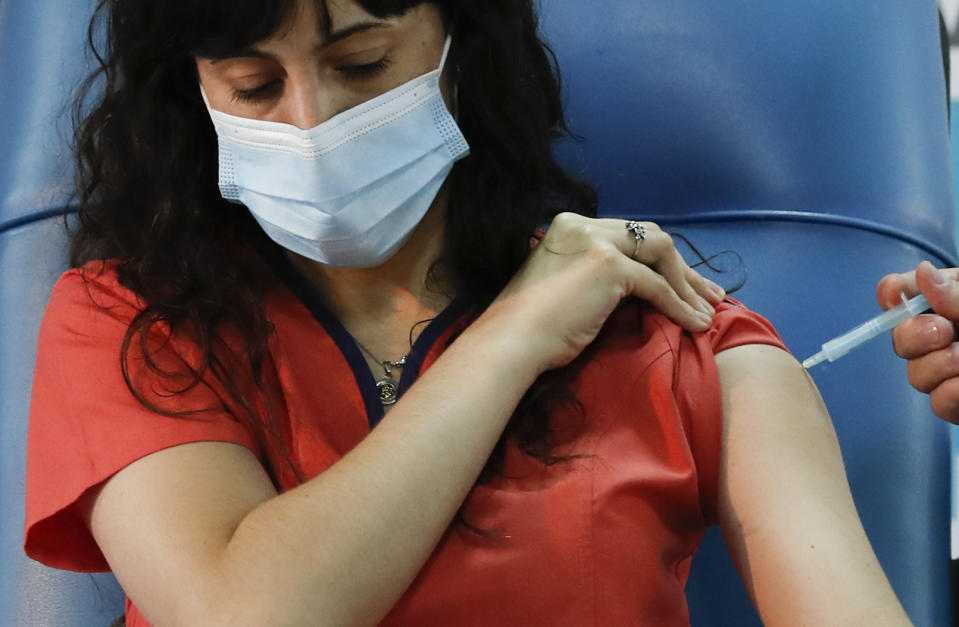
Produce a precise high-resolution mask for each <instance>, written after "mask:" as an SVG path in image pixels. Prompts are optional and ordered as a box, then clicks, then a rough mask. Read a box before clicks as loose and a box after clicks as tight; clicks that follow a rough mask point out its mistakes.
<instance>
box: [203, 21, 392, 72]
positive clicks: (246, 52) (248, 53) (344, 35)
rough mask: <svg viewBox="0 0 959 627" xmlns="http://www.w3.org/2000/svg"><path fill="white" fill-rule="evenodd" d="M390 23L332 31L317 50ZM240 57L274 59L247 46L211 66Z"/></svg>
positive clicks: (214, 60)
mask: <svg viewBox="0 0 959 627" xmlns="http://www.w3.org/2000/svg"><path fill="white" fill-rule="evenodd" d="M389 26H390V23H389V22H357V23H356V24H351V25H349V26H345V27H343V28H340V29H337V30H333V31H330V32H329V33H327V35H326V37H325V38H324V39H323V42H322V43H320V44H319V45H317V47H316V50H317V51H321V50H325V49H326V48H329V47H330V46H332V45H333V44H335V43H338V42H340V41H343V40H344V39H349V38H350V37H352V36H353V35H356V34H358V33H365V32H368V31H371V30H376V29H381V28H389ZM240 57H253V58H256V59H273V58H274V57H273V55H271V54H269V53H266V52H263V51H262V50H257V49H256V48H254V47H253V46H247V47H245V48H240V49H237V50H233V51H230V52H227V53H224V54H218V55H216V56H213V57H211V58H210V63H211V64H216V63H219V62H220V61H226V60H227V59H236V58H240Z"/></svg>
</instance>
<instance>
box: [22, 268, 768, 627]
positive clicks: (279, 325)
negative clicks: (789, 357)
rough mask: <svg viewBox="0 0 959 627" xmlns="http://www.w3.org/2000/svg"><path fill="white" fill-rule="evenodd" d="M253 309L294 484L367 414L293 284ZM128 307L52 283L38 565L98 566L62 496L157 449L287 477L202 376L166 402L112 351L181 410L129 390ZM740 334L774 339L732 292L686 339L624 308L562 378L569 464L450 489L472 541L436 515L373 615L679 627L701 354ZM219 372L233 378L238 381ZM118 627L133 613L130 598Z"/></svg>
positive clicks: (711, 374)
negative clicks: (248, 456)
mask: <svg viewBox="0 0 959 627" xmlns="http://www.w3.org/2000/svg"><path fill="white" fill-rule="evenodd" d="M96 266H101V267H96ZM84 277H85V278H86V281H84ZM267 304H268V314H269V318H270V320H271V321H272V323H273V324H274V325H275V334H274V336H273V337H272V339H271V343H270V357H269V359H268V360H267V363H266V364H264V373H265V374H264V380H265V385H266V387H267V388H268V389H270V390H272V391H273V392H274V393H275V396H276V397H277V399H278V400H276V401H275V402H273V403H272V404H271V406H272V407H273V413H274V416H275V418H276V419H277V423H278V427H277V432H278V433H279V434H280V437H282V438H283V439H284V440H285V441H286V442H287V445H288V450H289V453H290V456H291V457H292V461H293V462H294V463H295V464H296V465H297V466H298V467H299V470H300V472H301V473H302V476H303V477H305V478H306V479H309V478H310V477H313V476H315V475H316V474H318V473H320V472H322V471H323V470H324V469H325V468H327V467H329V466H330V465H331V464H333V463H335V462H336V461H337V460H338V459H339V458H340V457H342V456H343V455H345V454H346V453H347V452H348V451H349V450H350V449H351V448H352V447H353V446H355V445H356V444H357V443H358V442H359V441H360V440H362V439H363V437H364V436H365V435H366V434H367V433H369V431H370V429H371V424H372V425H375V423H376V422H377V421H378V420H379V418H381V417H382V410H381V408H380V406H379V403H378V401H377V396H376V390H375V384H374V380H373V378H372V376H371V374H370V372H369V369H368V368H367V366H366V363H365V361H364V360H363V357H362V354H361V353H360V351H359V349H358V348H357V346H356V344H355V342H353V340H352V338H350V337H349V335H348V334H346V332H345V331H344V330H343V328H342V326H340V324H339V322H337V321H336V319H335V318H334V317H333V316H332V315H331V314H330V313H329V312H328V311H326V310H325V309H324V308H323V306H322V304H321V303H319V301H318V299H316V297H315V295H313V294H311V293H310V292H309V290H308V287H307V286H305V284H304V282H303V280H302V279H301V278H298V277H294V276H290V277H288V283H287V286H284V287H282V288H277V289H276V290H274V291H273V292H271V294H270V295H269V297H268V303H267ZM142 306H143V304H142V302H141V301H140V300H139V299H138V298H137V297H136V296H135V295H134V294H133V293H132V292H130V291H129V290H127V289H126V288H124V287H122V286H120V285H119V284H118V282H117V279H116V274H115V273H114V272H113V270H112V267H111V266H109V265H107V266H105V267H103V264H92V265H88V266H87V267H86V268H84V269H81V270H71V271H69V272H67V273H66V274H65V275H64V276H63V277H61V279H60V281H59V282H58V283H57V285H56V287H55V288H54V290H53V294H52V296H51V300H50V304H49V306H48V308H47V311H46V314H45V316H44V320H43V324H42V328H41V332H40V344H39V354H38V358H37V368H36V374H35V379H34V388H33V401H32V407H31V417H30V432H29V450H28V460H27V486H26V495H27V496H26V531H25V548H26V552H27V553H28V554H29V555H30V556H31V557H33V558H35V559H37V560H39V561H41V562H44V563H46V564H49V565H51V566H54V567H57V568H65V569H70V570H77V571H101V570H109V566H108V565H107V563H106V561H105V559H104V557H103V555H102V554H101V552H100V550H99V549H98V548H97V545H96V543H95V542H94V540H93V538H92V536H91V535H90V533H89V531H88V530H87V528H86V526H85V525H84V524H83V522H82V521H81V519H80V517H79V516H78V514H77V512H76V510H75V503H76V502H77V499H78V498H79V497H80V496H81V495H82V494H83V493H84V492H85V491H86V490H88V489H89V488H91V487H93V486H96V485H97V484H99V483H101V482H103V481H104V480H106V479H108V478H109V477H110V476H112V475H113V474H114V473H116V472H117V471H119V470H121V469H123V468H124V467H125V466H126V465H128V464H130V463H131V462H133V461H135V460H137V459H140V458H142V457H144V456H145V455H149V454H150V453H153V452H155V451H158V450H161V449H163V448H166V447H170V446H175V445H177V444H182V443H187V442H196V441H223V442H233V443H236V444H239V445H242V446H245V447H247V448H249V449H250V450H251V451H253V452H254V453H255V454H256V455H258V456H259V457H260V459H261V460H263V459H264V458H265V457H270V458H271V460H272V461H273V464H274V465H275V466H276V467H277V469H278V471H277V474H278V481H279V483H280V489H290V488H291V487H293V486H295V485H296V479H295V477H294V475H293V473H292V472H291V471H289V470H286V469H285V467H286V464H285V463H284V462H283V461H280V460H278V459H276V458H275V455H276V453H275V451H274V452H271V451H265V452H264V451H262V450H261V449H260V447H259V446H258V445H257V444H256V440H255V438H254V437H253V435H252V434H251V432H250V431H249V430H248V429H247V428H245V427H243V426H242V425H241V424H240V423H239V422H238V421H237V420H236V418H235V415H236V412H237V411H239V409H236V408H233V405H232V403H231V402H230V401H229V399H228V396H227V395H226V393H225V392H224V391H223V390H222V389H221V388H220V387H219V385H218V384H217V383H216V382H215V381H211V380H206V379H205V380H204V382H203V383H202V384H200V385H198V386H195V387H193V388H192V389H190V390H189V391H187V392H184V393H182V394H179V395H176V396H170V395H169V394H168V393H167V392H168V390H170V389H171V388H174V387H176V382H173V383H172V384H171V383H169V382H160V381H153V380H150V379H148V378H145V377H147V375H145V374H143V372H142V371H141V370H140V368H139V365H138V364H139V362H138V361H137V360H131V373H132V376H133V378H134V380H135V381H137V384H138V388H139V389H142V390H144V394H145V395H146V396H147V398H148V399H149V400H151V401H153V402H157V403H158V404H160V405H162V406H163V407H164V408H165V409H178V410H185V411H193V412H194V413H193V414H192V415H191V416H190V417H184V418H171V417H167V416H163V415H160V414H158V413H155V412H153V411H150V410H148V409H146V408H145V407H144V406H143V405H141V404H140V403H139V402H138V401H137V400H136V399H135V398H134V397H133V396H132V395H131V393H130V391H129V390H128V388H127V386H126V384H125V382H124V379H123V373H122V372H121V369H120V358H119V355H120V346H121V342H122V338H123V335H124V332H125V330H126V328H127V325H128V324H129V322H130V320H131V319H132V317H133V316H134V315H136V313H137V312H138V311H139V310H140V309H141V308H142ZM469 320H470V313H469V311H468V310H467V307H465V305H464V304H463V303H460V302H454V303H453V304H452V305H451V306H450V307H449V308H448V309H447V310H446V311H445V312H443V314H441V315H440V316H439V317H437V318H436V319H435V320H433V322H432V323H430V325H429V326H428V327H427V328H426V329H425V330H424V331H423V333H422V334H421V335H420V338H419V339H418V340H417V342H416V344H415V346H414V347H413V351H412V354H411V356H410V359H409V363H408V365H407V366H406V367H405V368H404V369H403V379H402V381H401V386H400V389H401V391H402V390H404V389H407V388H408V387H409V386H410V385H411V384H412V383H413V382H414V380H415V378H416V377H417V376H418V374H419V373H421V372H422V371H423V370H425V369H426V368H428V367H429V366H430V364H431V363H432V362H434V361H435V360H436V358H437V357H438V356H439V355H440V354H441V353H442V352H443V350H444V348H445V347H446V346H448V345H449V343H450V342H451V341H452V340H453V339H454V338H455V336H456V334H457V333H459V332H460V331H461V330H462V329H463V328H464V327H465V326H466V325H467V324H468V323H469ZM154 335H155V337H153V338H152V339H151V342H152V345H153V348H154V350H155V352H156V355H157V358H158V359H159V360H160V362H161V365H162V366H164V367H165V368H167V369H169V370H177V368H179V369H180V370H181V371H182V369H183V367H184V365H185V364H193V365H196V364H198V363H200V362H199V357H198V355H197V353H196V350H195V349H194V348H193V347H192V345H191V344H190V342H189V341H186V340H180V339H178V338H177V337H173V338H167V337H164V332H163V331H162V330H158V331H157V333H155V334H154ZM227 344H230V341H229V339H227ZM743 344H769V345H772V346H777V347H780V348H784V346H783V343H782V340H781V339H780V338H779V336H778V335H777V334H776V332H775V330H774V329H773V328H772V326H771V325H770V324H769V323H768V322H767V321H766V320H765V319H763V318H762V317H760V316H759V315H757V314H755V313H752V312H750V311H748V310H746V309H744V308H743V307H742V305H740V304H739V303H737V302H736V301H734V300H732V299H727V300H726V302H725V303H724V304H722V305H721V306H720V307H719V308H718V310H717V314H716V316H715V318H714V322H713V325H712V328H711V329H710V330H709V331H707V332H705V333H700V334H689V333H686V332H684V331H683V330H682V329H681V328H679V327H678V326H676V325H675V324H674V323H672V322H670V321H669V320H668V319H667V318H666V317H664V316H663V315H661V314H659V313H657V312H655V311H654V310H652V309H651V308H650V307H648V306H647V305H645V304H643V303H641V302H639V301H628V302H625V303H624V304H623V305H622V306H621V307H620V308H619V309H618V310H617V311H616V312H615V313H614V314H613V316H612V317H611V318H610V320H609V321H608V323H607V324H606V326H605V327H604V330H603V332H602V333H601V335H600V337H599V338H598V339H597V344H596V345H595V347H596V350H595V354H594V355H593V356H592V358H591V359H590V360H589V361H588V362H587V363H586V365H585V366H584V367H583V368H582V370H581V371H580V372H579V374H578V376H577V378H576V380H575V381H574V383H573V386H572V389H573V391H574V392H575V394H576V397H577V399H578V400H579V401H580V403H581V409H582V412H579V411H576V410H573V409H571V408H569V407H567V408H566V409H563V410H560V411H557V412H556V414H555V415H554V417H553V427H554V431H555V433H554V437H555V441H556V449H555V450H556V452H557V453H558V454H560V455H569V456H571V458H570V459H569V460H568V461H565V462H561V463H559V464H556V465H553V466H549V467H546V466H544V465H543V464H542V463H541V462H539V461H537V460H536V459H534V458H531V457H529V456H526V455H525V454H523V453H521V452H520V451H519V450H518V449H517V448H516V447H515V446H513V447H510V448H509V450H508V452H507V462H506V470H505V472H504V473H503V475H502V476H500V477H497V478H495V479H494V480H493V481H492V482H491V483H489V484H486V485H481V486H477V487H475V488H474V489H473V491H472V493H471V494H470V495H469V497H468V500H467V504H466V507H465V514H466V519H467V520H468V521H469V523H470V524H472V525H474V526H475V527H478V528H480V529H482V530H484V531H485V533H482V534H481V533H477V532H475V531H472V530H470V529H469V528H467V527H466V526H465V525H462V524H454V525H453V526H452V527H451V528H450V529H449V530H448V531H447V533H446V535H445V536H444V537H443V539H442V540H441V541H440V543H439V545H438V546H437V547H436V550H435V551H434V553H433V555H432V556H431V558H430V559H429V561H428V562H427V563H426V565H425V566H424V568H423V569H422V571H421V572H420V573H419V575H418V576H417V578H416V579H415V581H414V582H413V583H412V585H411V586H410V588H409V589H408V590H407V592H406V594H405V595H404V596H403V598H402V599H401V600H400V601H399V602H398V603H397V605H396V606H395V607H394V608H393V610H392V611H391V613H390V614H389V615H388V616H387V617H386V619H385V620H384V622H383V623H382V624H384V625H390V626H399V625H404V626H405V625H524V626H529V625H532V626H535V625H543V626H547V625H549V626H554V625H577V626H586V625H610V626H620V625H667V626H668V625H688V624H689V616H688V611H687V605H686V598H685V595H684V587H685V585H686V579H687V576H688V573H689V566H690V561H691V559H692V556H693V554H694V552H695V551H696V549H697V547H698V546H699V543H700V540H701V539H702V536H703V533H704V531H705V528H706V526H707V525H709V524H711V523H713V522H715V518H716V491H717V476H718V466H719V456H720V440H721V434H720V430H721V422H722V416H721V409H720V387H719V379H718V373H717V370H716V364H715V359H714V355H715V353H717V352H719V351H722V350H725V349H728V348H731V347H734V346H739V345H743ZM227 365H229V360H227ZM207 379H208V378H207ZM236 382H237V385H239V386H240V387H241V388H243V387H244V386H249V385H252V383H251V382H249V381H246V382H244V378H243V377H242V376H240V375H239V374H237V376H236ZM271 456H272V457H271ZM127 624H128V625H130V627H140V626H143V625H147V622H146V620H144V619H143V617H142V616H141V615H140V614H139V612H138V611H137V609H136V607H135V606H134V605H133V604H132V603H131V602H130V601H129V600H128V601H127Z"/></svg>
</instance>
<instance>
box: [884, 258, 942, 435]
mask: <svg viewBox="0 0 959 627" xmlns="http://www.w3.org/2000/svg"><path fill="white" fill-rule="evenodd" d="M920 292H921V293H922V294H924V295H925V296H926V299H927V300H928V301H929V305H930V306H931V307H932V310H933V313H930V314H922V315H920V316H916V317H915V318H912V319H910V320H907V321H906V322H903V323H902V324H900V325H899V326H898V327H896V329H895V330H894V331H893V335H892V337H893V347H894V348H895V350H896V353H897V354H898V355H899V356H900V357H902V358H903V359H906V360H908V365H907V368H906V370H907V374H908V376H909V383H910V384H911V385H912V386H913V387H914V388H916V389H917V390H919V391H920V392H922V393H924V394H928V395H929V403H930V405H931V406H932V411H933V412H935V413H936V415H938V416H939V417H941V418H944V419H946V420H948V421H949V422H952V423H956V424H959V344H957V343H956V326H955V321H957V320H959V268H949V269H945V270H939V269H936V268H935V267H934V266H933V265H932V264H931V263H929V262H928V261H923V262H922V263H921V264H919V266H918V267H917V268H916V269H915V270H914V271H912V272H907V273H904V274H889V275H887V276H885V277H883V279H882V280H881V281H880V282H879V285H878V286H877V287H876V299H877V300H878V301H879V305H880V306H881V307H882V308H883V309H890V308H892V307H895V306H896V305H898V304H899V303H900V302H901V300H900V295H901V294H903V293H904V294H905V295H906V296H907V297H912V296H916V295H917V294H919V293H920Z"/></svg>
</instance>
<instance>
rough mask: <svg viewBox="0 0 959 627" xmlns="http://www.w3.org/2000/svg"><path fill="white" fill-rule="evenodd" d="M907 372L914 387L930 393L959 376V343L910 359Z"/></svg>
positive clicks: (924, 392)
mask: <svg viewBox="0 0 959 627" xmlns="http://www.w3.org/2000/svg"><path fill="white" fill-rule="evenodd" d="M906 372H907V374H908V376H909V384H910V385H911V386H912V387H914V388H916V389H917V390H919V391H920V392H922V393H923V394H929V393H930V392H932V391H933V390H935V389H936V388H937V387H939V386H940V385H942V383H943V382H945V381H947V380H949V379H953V378H956V377H959V344H956V343H952V344H950V345H949V346H947V347H946V348H942V349H939V350H937V351H933V352H931V353H928V354H926V355H923V356H922V357H918V358H916V359H910V360H909V362H908V364H907V366H906Z"/></svg>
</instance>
